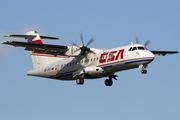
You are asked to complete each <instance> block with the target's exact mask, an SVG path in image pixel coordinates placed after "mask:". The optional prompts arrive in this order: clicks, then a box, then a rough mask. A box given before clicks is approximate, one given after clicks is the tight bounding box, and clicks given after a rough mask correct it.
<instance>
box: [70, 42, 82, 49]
mask: <svg viewBox="0 0 180 120" xmlns="http://www.w3.org/2000/svg"><path fill="white" fill-rule="evenodd" d="M71 45H73V46H77V47H79V48H80V46H79V45H77V44H76V43H74V42H73V41H71Z"/></svg>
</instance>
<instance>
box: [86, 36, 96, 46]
mask: <svg viewBox="0 0 180 120" xmlns="http://www.w3.org/2000/svg"><path fill="white" fill-rule="evenodd" d="M93 41H95V39H94V38H91V39H90V40H89V42H88V44H87V45H86V47H87V46H88V45H89V44H91V43H92V42H93Z"/></svg>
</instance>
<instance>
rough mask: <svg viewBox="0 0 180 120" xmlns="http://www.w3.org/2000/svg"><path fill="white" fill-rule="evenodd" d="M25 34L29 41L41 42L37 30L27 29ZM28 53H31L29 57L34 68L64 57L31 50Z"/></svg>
mask: <svg viewBox="0 0 180 120" xmlns="http://www.w3.org/2000/svg"><path fill="white" fill-rule="evenodd" d="M26 35H27V36H30V37H27V38H26V39H27V41H28V42H29V43H36V44H43V42H42V40H41V37H40V36H39V34H38V32H36V31H29V32H27V33H26ZM31 36H33V37H31ZM42 37H44V36H42ZM49 38H50V37H49ZM46 39H47V37H46ZM51 39H52V38H51ZM30 53H31V58H32V63H33V66H34V69H36V68H39V67H41V66H45V65H47V64H50V63H53V62H55V61H57V60H61V59H65V58H66V57H63V56H54V55H48V54H44V53H38V52H34V51H31V52H30Z"/></svg>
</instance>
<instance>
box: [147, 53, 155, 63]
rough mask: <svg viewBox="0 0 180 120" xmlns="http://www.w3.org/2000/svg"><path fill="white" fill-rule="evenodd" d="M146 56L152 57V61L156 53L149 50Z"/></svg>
mask: <svg viewBox="0 0 180 120" xmlns="http://www.w3.org/2000/svg"><path fill="white" fill-rule="evenodd" d="M146 57H148V58H149V59H152V61H153V60H154V54H153V53H152V52H150V51H147V53H146Z"/></svg>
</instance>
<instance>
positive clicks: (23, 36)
mask: <svg viewBox="0 0 180 120" xmlns="http://www.w3.org/2000/svg"><path fill="white" fill-rule="evenodd" d="M4 37H18V38H25V39H28V38H35V37H36V35H5V36H4ZM40 38H41V39H49V40H57V39H59V38H57V37H48V36H40Z"/></svg>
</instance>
